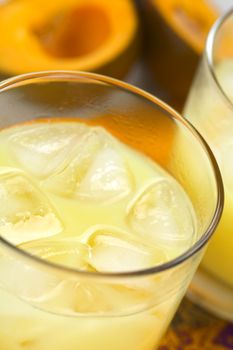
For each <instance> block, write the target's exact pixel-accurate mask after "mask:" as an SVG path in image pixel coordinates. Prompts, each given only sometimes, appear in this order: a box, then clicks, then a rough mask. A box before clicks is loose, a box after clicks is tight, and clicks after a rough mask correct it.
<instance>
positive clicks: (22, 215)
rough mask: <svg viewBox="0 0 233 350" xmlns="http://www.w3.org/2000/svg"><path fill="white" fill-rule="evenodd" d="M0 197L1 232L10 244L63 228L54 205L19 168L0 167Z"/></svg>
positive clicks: (47, 234) (59, 230) (41, 236)
mask: <svg viewBox="0 0 233 350" xmlns="http://www.w3.org/2000/svg"><path fill="white" fill-rule="evenodd" d="M0 201H1V207H0V235H1V236H2V237H4V238H5V239H6V240H8V241H10V242H11V243H13V244H20V243H22V242H26V241H31V240H34V239H38V238H44V237H49V236H53V235H56V234H58V233H60V232H61V231H62V224H61V221H60V220H59V218H58V215H57V213H56V211H55V209H54V208H53V207H52V205H51V204H50V203H49V201H48V199H47V198H46V197H45V196H44V195H43V194H42V193H41V192H40V190H39V189H37V188H36V186H35V185H34V184H33V183H32V182H31V181H30V180H29V179H28V178H27V176H26V175H25V174H24V173H23V172H22V171H19V170H17V169H14V168H9V167H0Z"/></svg>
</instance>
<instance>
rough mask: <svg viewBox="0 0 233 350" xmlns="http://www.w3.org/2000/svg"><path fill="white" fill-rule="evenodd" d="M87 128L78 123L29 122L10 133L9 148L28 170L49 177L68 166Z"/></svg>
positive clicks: (39, 175)
mask: <svg viewBox="0 0 233 350" xmlns="http://www.w3.org/2000/svg"><path fill="white" fill-rule="evenodd" d="M87 129H88V128H87V126H85V125H84V124H79V123H75V122H73V123H72V122H69V123H63V122H62V123H61V122H60V123H47V124H44V123H43V124H39V123H36V124H31V125H26V126H23V127H22V128H20V129H19V130H18V131H17V132H16V133H14V134H13V135H11V136H9V147H10V148H11V150H12V152H13V156H14V158H15V159H16V160H17V161H18V162H19V164H20V165H22V166H23V167H24V168H25V169H26V170H28V171H30V172H31V173H32V174H34V175H36V176H38V177H47V176H48V175H49V174H51V173H53V172H54V171H56V170H57V169H60V168H62V167H64V166H65V164H66V163H67V162H68V161H69V159H70V156H71V154H72V151H73V149H74V147H75V145H76V144H77V143H78V142H80V139H81V138H82V136H83V134H85V133H86V131H87ZM13 131H14V129H13Z"/></svg>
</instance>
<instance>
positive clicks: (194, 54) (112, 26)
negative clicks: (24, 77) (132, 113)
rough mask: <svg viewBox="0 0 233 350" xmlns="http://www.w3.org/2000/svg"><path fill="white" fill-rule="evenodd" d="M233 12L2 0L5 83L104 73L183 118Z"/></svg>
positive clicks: (221, 6) (169, 1)
mask: <svg viewBox="0 0 233 350" xmlns="http://www.w3.org/2000/svg"><path fill="white" fill-rule="evenodd" d="M232 6H233V0H195V1H193V0H65V1H64V0H49V1H46V0H2V1H0V32H1V36H0V77H1V79H5V78H7V77H10V76H12V75H16V74H21V73H26V72H31V71H38V70H50V69H72V70H86V71H92V72H97V73H103V74H106V75H110V76H113V77H116V78H120V79H123V80H126V81H128V82H130V83H132V84H135V85H137V86H139V87H142V88H144V89H145V90H147V91H149V92H152V93H153V94H155V95H157V96H158V97H160V98H162V99H163V100H165V101H166V102H168V103H169V104H170V105H172V106H173V107H175V108H176V109H177V110H179V111H180V110H181V109H182V106H183V103H184V101H185V98H186V96H187V92H188V89H189V86H190V83H191V81H192V77H193V75H194V73H195V69H196V66H197V63H198V60H199V57H200V55H201V53H202V50H203V47H204V43H205V38H206V35H207V32H208V30H209V28H210V26H211V25H212V23H213V22H214V21H215V19H216V18H217V17H218V16H219V15H220V14H222V13H223V12H224V11H226V10H227V9H229V8H230V7H232Z"/></svg>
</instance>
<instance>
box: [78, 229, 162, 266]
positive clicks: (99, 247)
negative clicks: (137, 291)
mask: <svg viewBox="0 0 233 350" xmlns="http://www.w3.org/2000/svg"><path fill="white" fill-rule="evenodd" d="M82 239H83V240H84V241H86V243H87V244H88V245H89V247H90V260H89V263H90V265H91V266H92V267H93V268H94V269H95V270H96V271H101V272H124V271H135V270H141V269H144V268H148V267H151V266H154V265H157V264H160V263H162V262H164V261H165V260H166V256H165V254H164V252H163V251H162V250H161V249H159V248H156V249H155V248H154V247H153V249H152V248H151V247H150V246H147V245H146V244H144V243H142V242H140V241H139V240H137V238H136V237H134V236H133V235H131V234H130V233H128V232H124V231H121V230H119V229H116V228H115V227H111V226H105V225H97V226H94V227H91V228H90V229H89V230H88V231H87V232H86V233H85V234H84V236H83V237H82Z"/></svg>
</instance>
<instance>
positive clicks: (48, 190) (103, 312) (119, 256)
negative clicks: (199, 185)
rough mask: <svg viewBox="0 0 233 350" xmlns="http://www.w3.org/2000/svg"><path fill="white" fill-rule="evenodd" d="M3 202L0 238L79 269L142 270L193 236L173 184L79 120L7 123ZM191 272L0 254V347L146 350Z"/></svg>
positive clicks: (0, 165) (188, 211)
mask: <svg viewBox="0 0 233 350" xmlns="http://www.w3.org/2000/svg"><path fill="white" fill-rule="evenodd" d="M80 130H81V131H80ZM77 135H78V137H77ZM88 135H89V136H88ZM80 140H81V142H80ZM0 197H1V200H2V204H3V205H2V209H1V213H0V214H1V217H0V219H1V225H0V234H1V235H2V236H3V237H4V238H5V239H7V240H9V241H10V242H11V243H13V244H15V245H17V246H19V247H20V248H21V249H23V250H27V251H29V253H30V254H33V255H36V256H39V257H40V258H43V259H46V260H49V261H51V262H53V263H56V264H60V265H64V266H69V267H71V268H75V269H80V270H84V271H90V272H123V271H125V272H129V271H134V270H141V269H145V268H149V267H152V266H155V265H158V264H161V263H164V262H166V261H169V260H171V259H173V258H175V257H177V256H178V255H179V254H181V253H182V252H184V251H185V250H186V249H188V248H189V247H190V245H191V244H192V243H193V242H194V240H195V216H194V214H193V210H192V205H191V203H190V201H189V199H188V197H187V196H186V194H185V193H184V191H183V189H182V188H181V186H180V185H179V184H178V183H177V182H176V181H175V180H174V179H173V178H172V177H171V176H170V175H169V174H168V173H166V172H165V171H164V170H163V169H162V168H161V167H160V166H158V165H157V164H155V163H153V162H152V161H150V160H149V159H147V158H146V157H145V156H143V155H142V154H140V153H138V152H136V151H134V150H133V149H130V148H129V147H127V146H125V145H123V144H122V143H120V142H119V141H117V140H116V139H115V138H113V137H112V136H111V135H110V134H108V133H107V132H106V131H104V130H103V129H102V128H91V127H88V126H84V125H81V124H79V123H77V122H67V123H64V122H61V123H58V122H57V123H55V122H54V123H50V124H46V123H44V124H43V123H34V124H30V125H23V126H17V127H14V128H10V129H6V130H3V131H2V132H1V134H0ZM192 265H193V264H192ZM192 267H193V268H194V266H192ZM187 273H190V268H188V267H185V268H184V271H182V270H181V271H180V274H179V275H178V277H177V276H175V275H174V274H173V279H171V277H170V275H169V276H167V277H169V278H168V280H169V283H166V285H165V284H164V283H165V278H164V280H163V277H162V276H160V275H158V276H153V275H152V276H150V277H147V276H146V277H141V278H138V277H137V279H134V280H132V279H131V280H130V279H120V280H119V279H118V280H117V281H115V280H114V281H110V282H109V281H107V282H106V281H102V280H98V279H95V278H94V277H93V276H92V277H93V278H91V280H90V279H88V278H80V277H79V276H78V277H77V275H76V274H75V273H72V272H70V273H68V272H67V273H65V272H64V271H63V272H62V271H59V270H56V271H54V270H53V269H52V270H51V269H49V268H48V267H45V266H43V267H42V268H40V267H39V266H38V265H36V264H33V263H31V262H28V261H26V260H25V261H24V260H23V258H22V257H21V256H15V255H13V254H12V255H10V254H9V252H8V251H6V252H5V251H2V254H1V255H0V278H1V280H2V284H3V289H2V291H1V292H0V324H1V328H0V344H1V347H2V348H3V349H4V350H21V349H29V350H32V349H33V350H47V349H57V350H65V349H69V350H77V349H84V350H97V349H102V350H103V349H106V350H107V349H108V350H109V349H113V350H114V349H116V350H118V349H123V350H124V349H125V350H137V349H138V350H139V349H140V350H147V349H148V350H150V349H152V348H153V347H154V346H155V345H156V344H157V343H158V341H159V339H160V337H161V336H162V334H163V332H164V330H165V329H166V327H167V325H168V323H169V322H170V320H171V317H172V316H173V314H174V311H175V309H176V307H177V305H178V303H179V301H180V299H181V297H182V295H183V293H184V286H183V285H180V283H181V282H182V281H183V278H185V276H186V274H187ZM12 276H13V277H12ZM176 279H177V280H176ZM173 283H174V290H173V289H171V290H170V289H169V288H170V285H171V286H172V284H173ZM181 284H182V283H181ZM167 288H168V289H169V294H168V295H167V294H166V293H167ZM4 289H6V290H4ZM20 299H22V300H20ZM12 330H13V331H12Z"/></svg>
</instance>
